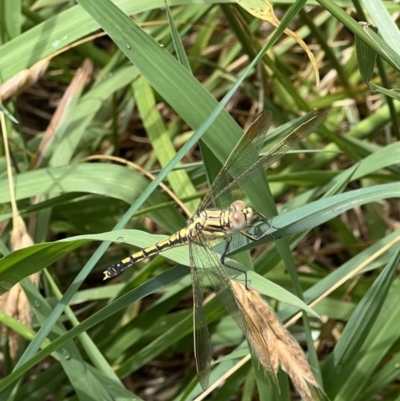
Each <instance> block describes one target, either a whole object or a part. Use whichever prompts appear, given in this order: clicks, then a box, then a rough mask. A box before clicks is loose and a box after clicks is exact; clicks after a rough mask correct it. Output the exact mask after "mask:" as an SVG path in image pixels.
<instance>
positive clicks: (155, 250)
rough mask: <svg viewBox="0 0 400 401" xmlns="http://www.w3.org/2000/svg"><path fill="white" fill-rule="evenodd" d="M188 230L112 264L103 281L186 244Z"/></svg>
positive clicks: (105, 272)
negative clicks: (145, 260)
mask: <svg viewBox="0 0 400 401" xmlns="http://www.w3.org/2000/svg"><path fill="white" fill-rule="evenodd" d="M189 230H190V226H189V227H187V228H183V229H182V230H179V231H178V232H176V233H175V234H172V235H171V236H169V237H168V238H166V239H165V240H162V241H159V242H157V243H156V244H154V245H152V246H149V247H147V248H144V249H142V250H140V251H138V252H136V253H134V254H132V255H129V256H128V257H127V258H125V259H122V260H121V261H119V262H118V263H115V264H113V265H112V266H110V267H109V268H108V269H107V270H106V271H104V280H107V279H108V278H111V277H115V276H118V274H121V273H122V272H123V271H124V270H126V269H127V268H128V267H131V266H133V265H135V264H136V263H138V262H141V261H142V260H144V259H147V258H149V257H151V256H154V255H157V254H159V253H161V252H164V251H166V250H168V249H171V248H175V247H178V246H182V245H185V244H187V242H188V235H189Z"/></svg>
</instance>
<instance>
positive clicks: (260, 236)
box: [240, 215, 277, 241]
mask: <svg viewBox="0 0 400 401" xmlns="http://www.w3.org/2000/svg"><path fill="white" fill-rule="evenodd" d="M261 216H262V215H261ZM268 220H272V219H264V222H265V223H268V224H269V227H268V230H267V231H266V232H265V233H264V234H262V235H253V234H250V233H249V232H248V231H246V230H243V231H240V233H241V234H243V235H244V236H245V237H247V238H248V239H249V240H251V241H259V240H260V239H263V238H265V237H266V236H267V235H269V231H270V230H271V228H274V229H277V227H275V226H273V225H272V224H270V223H269V221H268Z"/></svg>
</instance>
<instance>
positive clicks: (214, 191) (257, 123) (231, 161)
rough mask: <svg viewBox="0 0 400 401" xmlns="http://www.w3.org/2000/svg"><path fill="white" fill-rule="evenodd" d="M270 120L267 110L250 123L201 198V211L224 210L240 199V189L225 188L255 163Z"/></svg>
mask: <svg viewBox="0 0 400 401" xmlns="http://www.w3.org/2000/svg"><path fill="white" fill-rule="evenodd" d="M271 120H272V113H271V112H270V111H268V110H267V111H264V112H262V113H260V114H259V115H258V116H257V117H256V119H255V120H254V121H253V122H252V123H251V125H250V127H249V128H248V130H247V131H246V133H245V134H244V135H243V136H242V138H241V140H240V141H239V142H238V144H237V145H236V147H235V148H234V149H233V151H232V153H231V154H230V156H229V157H228V159H227V161H226V162H225V165H224V166H223V167H222V169H221V171H220V172H219V174H218V175H217V177H216V178H215V180H214V182H213V183H212V185H211V187H210V190H209V191H208V193H207V195H206V196H205V197H204V198H203V201H202V202H201V205H200V209H201V210H203V209H207V208H209V207H210V206H211V207H214V208H217V209H226V208H227V207H228V206H229V205H230V204H231V203H232V202H233V201H234V200H236V199H240V198H241V197H242V191H241V189H240V187H238V186H235V187H233V186H232V187H231V189H230V190H229V191H228V190H225V188H227V187H228V186H229V185H230V184H231V183H232V182H234V181H235V179H236V178H237V177H238V176H240V175H241V174H242V173H243V172H244V171H246V170H248V169H249V168H250V167H251V166H252V165H254V164H255V163H256V162H257V160H258V155H259V154H260V150H261V147H262V145H263V143H264V138H265V135H266V133H267V131H268V127H269V125H270V123H271Z"/></svg>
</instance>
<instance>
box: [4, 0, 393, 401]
mask: <svg viewBox="0 0 400 401" xmlns="http://www.w3.org/2000/svg"><path fill="white" fill-rule="evenodd" d="M239 3H240V4H239V5H238V4H236V3H235V2H233V1H228V0H223V1H218V2H214V1H210V0H203V1H201V0H196V1H191V0H174V1H171V2H168V6H169V7H170V15H168V12H167V11H168V10H166V8H165V4H164V3H163V2H162V1H160V0H142V1H140V0H136V1H126V0H115V1H114V2H110V1H108V0H102V1H98V0H79V1H77V2H76V3H75V2H72V1H64V0H58V1H54V0H38V1H36V2H35V1H30V0H29V1H28V0H27V1H25V0H22V1H16V0H14V1H6V2H4V1H3V2H1V4H0V7H1V12H0V19H1V22H0V26H1V46H0V55H1V57H0V77H1V80H2V82H7V84H3V85H2V86H1V92H0V95H1V99H2V102H3V105H4V106H3V108H2V109H3V111H4V112H5V113H6V115H7V118H6V119H5V123H4V124H3V125H2V132H3V138H7V139H6V140H5V141H3V142H2V147H1V159H0V174H1V177H0V202H1V208H0V219H1V226H0V229H1V241H0V251H1V252H2V254H3V255H4V258H3V259H1V260H0V284H1V290H2V293H3V294H5V295H3V297H2V301H1V303H2V304H3V312H1V313H0V317H1V321H2V323H3V327H4V330H3V341H2V354H1V355H2V362H3V363H2V376H3V379H2V381H1V382H0V400H7V399H13V400H26V399H29V400H44V399H48V400H53V399H54V400H56V399H59V400H69V399H70V400H74V399H80V400H116V399H118V400H122V399H140V398H141V399H145V400H171V399H180V400H186V399H188V400H190V399H194V398H195V397H197V396H199V395H201V393H202V391H201V389H200V386H199V385H198V383H197V379H196V372H195V368H194V359H193V340H192V332H193V327H192V300H191V293H190V290H191V282H190V276H189V269H188V268H187V264H188V258H187V251H186V249H184V248H182V249H180V248H178V249H176V250H174V251H170V252H168V253H166V254H165V255H160V256H158V257H156V258H154V259H153V260H151V261H146V262H143V263H140V264H139V265H137V266H135V269H129V270H128V271H126V272H125V273H124V274H123V275H122V276H121V277H119V278H117V279H115V280H111V281H109V282H103V281H102V276H103V275H102V271H103V270H105V269H106V268H107V267H108V266H109V265H110V264H112V263H115V262H116V261H118V260H119V259H121V258H124V257H126V256H127V255H128V254H129V253H130V252H132V250H133V249H135V248H134V247H136V248H137V247H143V246H147V245H151V244H153V243H154V242H155V241H156V240H158V239H159V238H163V237H160V235H159V234H160V233H163V234H169V233H172V232H175V231H176V230H178V229H180V228H181V227H183V226H184V225H185V224H186V223H185V222H186V219H187V217H186V216H185V214H184V213H183V212H182V211H181V209H180V208H177V207H176V205H177V201H175V200H171V197H170V195H169V194H167V192H166V191H165V190H164V189H162V188H160V187H159V185H158V184H159V183H160V182H161V181H163V180H164V178H167V179H166V180H165V184H166V185H167V186H168V187H169V188H170V189H171V190H172V191H173V192H174V193H175V195H176V197H177V198H178V199H179V200H180V202H184V203H185V205H186V208H187V209H188V211H189V212H190V213H193V212H194V211H195V209H196V207H197V205H198V203H199V200H200V199H201V197H202V196H203V195H204V193H205V190H206V189H207V186H206V183H207V177H209V178H210V179H211V180H212V178H213V177H215V175H216V173H217V172H218V170H219V169H220V167H221V165H222V164H223V163H224V161H225V160H226V158H227V157H228V155H229V153H230V151H231V150H232V149H233V147H234V145H235V144H236V143H237V141H238V140H239V138H240V136H241V134H242V132H243V131H242V129H243V128H245V127H247V126H248V124H249V123H250V122H251V121H252V120H253V119H254V117H255V116H256V115H257V113H258V112H259V111H261V110H263V109H269V110H272V111H273V113H274V121H273V125H274V127H279V128H278V129H275V130H274V129H271V134H269V135H268V136H267V138H268V140H271V142H272V141H273V140H275V139H276V138H277V137H283V136H284V135H285V134H286V133H287V132H288V131H289V129H290V128H293V127H296V126H298V125H299V124H300V122H299V121H300V120H298V118H299V116H301V115H302V114H304V113H305V112H309V111H311V110H313V109H317V110H326V109H328V110H329V114H328V116H327V118H326V119H325V120H324V123H323V125H322V126H321V127H320V128H319V129H318V131H317V132H316V133H314V134H313V135H311V136H310V137H309V138H308V139H307V140H305V141H303V143H302V148H303V150H305V152H304V156H302V157H300V156H299V155H298V154H289V155H287V156H285V157H284V158H283V159H282V161H281V163H280V164H279V166H277V167H276V168H274V169H271V171H270V172H269V174H268V180H269V183H270V192H269V191H268V189H267V187H265V188H260V189H259V192H257V193H252V194H248V195H249V197H250V198H251V201H252V203H254V204H257V207H258V208H259V209H260V211H261V212H263V213H264V214H267V215H269V216H271V215H273V214H275V212H276V210H275V206H274V203H273V202H272V199H275V202H276V204H277V206H278V210H279V217H275V218H274V219H273V220H272V225H273V227H274V228H273V229H272V230H271V234H270V235H269V236H268V237H267V238H266V239H265V240H264V241H263V242H262V244H246V243H244V242H241V241H239V240H238V241H236V242H235V243H234V246H233V248H232V250H233V251H235V252H236V253H239V251H241V250H246V252H243V253H241V254H240V255H237V256H238V261H239V262H240V263H242V264H243V265H245V266H246V267H247V268H248V269H250V270H254V272H252V273H251V285H252V286H254V287H256V288H257V289H258V290H260V291H261V292H262V293H263V294H264V295H268V296H269V297H270V298H269V300H270V303H271V305H273V306H274V307H275V308H276V310H277V311H278V314H279V317H280V318H281V320H282V321H283V322H286V323H287V322H289V321H291V322H292V323H293V322H295V324H294V325H293V324H292V326H291V327H290V330H291V332H292V333H293V335H294V336H295V337H296V339H297V340H298V341H299V342H300V343H301V344H302V345H303V346H304V347H306V348H307V349H308V356H309V359H310V363H311V365H312V368H313V371H314V373H315V376H316V377H317V379H318V380H319V381H320V382H321V383H323V388H324V390H325V392H326V394H327V396H328V397H329V398H330V399H331V400H335V401H337V400H346V401H349V400H355V401H356V400H363V401H365V400H400V397H399V392H400V391H399V385H400V382H399V367H400V353H399V337H400V331H399V324H398V322H399V319H400V302H399V298H400V295H399V294H400V290H399V277H398V275H397V274H396V273H397V268H398V258H399V252H398V251H399V235H398V234H399V230H398V228H399V227H398V221H399V202H398V197H399V195H400V186H399V185H398V182H397V181H398V179H399V174H400V170H399V165H398V163H399V155H400V148H399V146H398V145H399V143H398V139H399V137H400V131H399V128H398V127H399V126H398V115H399V110H400V106H399V103H398V100H397V99H398V92H396V91H394V90H393V89H396V88H397V87H398V81H399V74H398V73H399V69H400V67H399V66H400V56H399V54H400V49H399V44H400V39H399V32H398V28H397V26H396V24H395V22H393V21H395V20H396V18H398V15H399V12H400V6H399V4H397V3H395V2H392V1H380V0H368V1H364V2H362V1H358V0H354V1H350V0H348V1H347V0H343V1H329V0H325V1H322V0H320V1H318V2H317V1H309V2H307V4H306V2H305V1H296V2H294V1H287V0H281V1H279V2H272V4H273V6H274V8H275V12H276V14H277V16H278V17H279V19H280V20H282V25H280V26H279V28H278V30H275V28H274V27H272V26H271V25H270V24H268V23H266V22H265V21H262V20H261V19H258V18H255V17H252V16H250V15H249V14H248V13H247V12H246V11H245V10H244V9H243V8H242V7H241V6H240V5H243V6H244V7H252V8H255V9H257V7H259V5H260V2H258V1H256V0H252V1H249V2H244V1H242V2H239ZM127 15H130V16H132V18H131V19H130V18H128V16H127ZM168 17H169V18H168ZM357 21H368V22H370V23H372V24H374V25H375V26H376V27H377V28H378V29H379V35H378V34H376V33H375V32H374V30H373V29H372V27H371V26H367V25H365V24H361V25H360V24H359V23H358V22H357ZM288 26H289V27H290V29H292V30H293V31H295V32H296V33H297V35H299V36H300V37H301V38H303V40H304V41H305V42H306V43H307V45H308V46H309V48H310V49H311V51H312V52H313V54H314V56H315V59H316V64H317V66H318V70H319V74H320V76H321V83H320V85H319V86H318V87H317V86H316V85H315V75H314V74H313V70H312V68H311V64H310V61H309V59H308V58H307V55H306V54H305V53H304V51H303V50H302V49H301V47H300V46H298V45H297V43H296V42H295V41H294V40H293V39H291V38H288V37H287V36H286V35H284V34H282V33H283V31H284V29H285V28H286V27H288ZM263 46H264V48H263ZM376 56H378V57H377V58H376ZM258 60H259V62H258V63H256V62H257V61H258ZM16 121H18V123H16ZM200 138H201V146H200V147H198V146H195V145H196V143H197V141H198V140H199V139H200ZM267 142H268V141H267ZM6 144H8V147H9V151H10V155H11V159H7V158H6V146H5V145H6ZM269 147H270V142H268V143H266V144H265V150H267V149H268V148H269ZM200 151H201V153H200ZM115 157H119V158H121V159H120V160H117V159H115ZM181 160H182V163H181V164H176V163H177V162H179V161H181ZM128 161H129V163H130V164H129V165H127V162H128ZM133 163H135V166H134V165H133ZM136 166H140V167H141V169H142V170H145V171H148V172H152V173H156V174H157V178H156V179H155V180H154V181H153V180H152V179H149V178H146V177H145V175H144V174H143V172H142V171H139V170H137V167H136ZM7 168H10V170H9V171H12V175H13V180H14V185H13V190H11V191H10V187H9V183H10V176H7ZM172 169H174V171H173V172H172V173H170V172H171V171H172ZM168 173H170V174H168ZM10 202H11V203H10ZM10 205H14V207H12V206H10ZM18 215H20V216H22V218H23V220H21V219H18ZM25 227H27V229H26V230H27V231H25ZM122 228H125V229H129V230H122ZM113 229H115V231H112V230H113ZM27 232H28V233H29V235H28V234H27ZM278 238H279V240H278V241H275V240H277V239H278ZM99 241H101V242H99ZM33 244H36V245H33ZM250 248H252V249H254V251H252V252H249V249H250ZM11 249H13V250H14V252H11V253H10V250H11ZM217 250H218V248H217ZM250 256H251V257H250ZM38 272H40V276H41V283H42V284H41V287H39V288H38V287H36V286H35V285H34V282H32V281H31V280H30V279H29V278H28V277H29V276H30V275H34V274H37V273H38ZM31 277H32V276H31ZM34 277H35V276H34ZM36 277H37V276H36ZM18 282H20V284H21V288H23V291H24V292H21V290H20V289H17V290H15V291H16V292H14V293H13V296H11V295H10V294H11V293H8V292H7V291H8V290H9V289H10V288H11V287H12V286H13V285H14V284H16V283H18ZM14 288H16V287H14ZM284 290H288V291H290V292H292V293H294V294H296V295H297V296H298V297H299V298H301V299H304V300H305V302H306V303H308V304H310V303H312V304H313V305H314V309H315V311H316V312H317V313H319V314H320V315H321V316H322V317H323V319H322V321H321V320H319V319H317V318H315V317H314V316H312V315H309V316H310V317H307V316H305V317H304V318H303V319H301V320H298V318H299V316H298V312H299V310H300V309H299V306H293V305H292V306H289V305H288V303H287V302H291V303H292V304H293V303H295V304H297V305H299V304H300V301H298V302H297V301H293V298H294V297H293V296H290V295H289V294H287V293H286V292H285V291H284ZM23 294H26V296H27V301H26V302H24V298H23ZM276 300H279V302H278V301H276ZM280 301H283V302H280ZM285 301H286V302H285ZM29 310H32V312H33V322H32V323H33V327H32V328H31V327H30V326H29V313H28V317H27V311H29ZM205 312H206V317H207V321H208V323H209V328H210V331H211V333H212V340H213V345H214V357H215V360H216V363H215V366H214V367H213V371H212V376H211V382H214V381H215V380H217V379H218V378H221V377H222V376H223V375H225V374H226V373H227V372H228V371H229V370H230V369H231V368H232V367H233V366H236V363H237V362H238V361H239V360H240V359H241V358H242V357H243V356H245V355H246V354H247V353H248V348H247V346H246V344H247V343H246V342H245V341H244V340H243V336H242V333H241V332H240V330H239V329H238V328H237V327H236V326H235V324H234V323H233V321H232V320H231V319H230V317H229V316H227V314H226V312H225V311H224V309H223V307H222V306H221V305H220V304H219V303H218V301H217V300H216V299H215V298H213V297H212V294H210V300H209V302H207V303H206V304H205ZM10 315H11V316H10ZM6 329H12V330H13V331H14V332H16V333H17V334H18V336H17V337H15V336H13V335H12V334H11V332H10V331H6ZM224 379H226V380H225V381H222V382H221V385H220V386H219V387H218V388H217V390H214V391H213V392H212V393H211V394H212V395H211V397H212V398H213V399H221V400H228V399H243V400H251V399H265V400H274V399H276V400H291V399H296V394H295V393H294V392H293V390H292V389H291V386H290V382H289V381H288V379H287V377H286V376H285V375H284V374H283V373H282V374H280V375H279V377H278V379H279V387H280V391H279V390H278V389H277V387H276V386H274V385H272V384H270V383H269V381H268V380H267V379H266V378H265V377H264V375H263V372H262V371H260V370H259V364H258V362H257V360H255V359H254V358H253V361H252V363H250V362H248V363H246V364H244V365H243V366H241V367H239V368H238V369H237V370H235V371H234V372H233V373H229V374H227V375H226V376H224ZM203 396H204V395H203Z"/></svg>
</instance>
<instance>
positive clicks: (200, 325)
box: [189, 242, 212, 390]
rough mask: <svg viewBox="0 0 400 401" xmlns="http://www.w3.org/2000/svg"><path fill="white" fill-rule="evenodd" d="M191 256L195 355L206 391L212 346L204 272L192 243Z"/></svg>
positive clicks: (190, 245)
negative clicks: (205, 300) (199, 265)
mask: <svg viewBox="0 0 400 401" xmlns="http://www.w3.org/2000/svg"><path fill="white" fill-rule="evenodd" d="M189 255H190V267H191V274H192V286H193V324H194V327H193V337H194V355H195V358H196V370H197V376H198V377H199V382H200V385H201V387H202V388H203V390H206V389H207V388H208V383H209V379H210V372H211V359H212V345H211V338H210V333H209V331H208V328H207V322H206V319H205V316H204V311H203V293H204V290H203V288H204V284H203V277H204V271H203V269H198V268H196V267H195V266H196V262H195V259H194V257H193V256H194V255H193V243H192V242H189Z"/></svg>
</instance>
